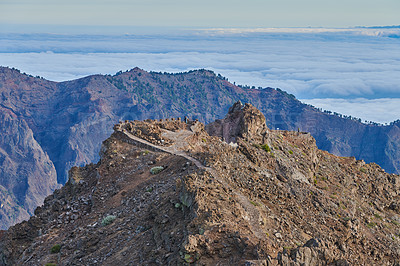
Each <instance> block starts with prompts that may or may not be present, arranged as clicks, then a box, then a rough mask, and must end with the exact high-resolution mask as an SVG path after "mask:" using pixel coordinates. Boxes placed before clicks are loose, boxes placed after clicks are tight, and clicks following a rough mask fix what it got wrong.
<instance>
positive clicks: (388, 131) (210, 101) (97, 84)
mask: <svg viewBox="0 0 400 266" xmlns="http://www.w3.org/2000/svg"><path fill="white" fill-rule="evenodd" d="M238 100H241V101H242V102H249V103H251V104H252V105H253V106H254V107H256V108H258V109H259V110H260V111H261V112H262V113H263V114H264V116H265V120H266V123H267V126H268V127H269V128H270V129H276V128H279V129H282V130H296V131H297V130H298V129H300V131H304V132H310V133H311V135H312V136H314V137H315V139H316V141H317V145H318V146H319V147H320V148H321V149H324V150H327V151H330V152H332V153H334V154H336V155H341V156H354V157H356V158H357V159H363V160H365V161H366V162H368V163H369V162H376V163H378V164H379V165H380V166H382V167H383V168H384V169H385V170H387V171H388V172H393V173H398V172H399V169H400V168H399V167H400V166H399V165H400V160H399V158H400V127H399V123H394V124H392V125H390V126H376V125H365V124H362V123H359V122H358V121H353V120H349V119H342V118H340V117H338V116H334V115H329V114H326V113H322V112H320V111H318V110H317V109H315V108H313V107H310V106H307V105H304V104H302V103H301V102H299V101H298V100H296V99H295V98H294V97H293V96H291V95H289V94H287V93H285V92H283V91H281V90H275V89H272V88H265V89H251V88H247V87H238V86H235V85H233V84H231V83H229V82H228V81H227V80H226V79H224V78H222V77H221V76H217V75H215V74H214V73H213V72H211V71H207V70H195V71H189V72H186V73H176V74H168V73H155V72H146V71H144V70H141V69H139V68H134V69H132V70H130V71H127V72H123V73H122V72H119V73H117V74H116V75H114V76H111V75H93V76H89V77H85V78H81V79H78V80H73V81H66V82H58V83H57V82H51V81H47V80H45V79H43V78H34V77H32V76H29V75H26V74H22V73H20V72H19V71H18V70H15V69H9V68H5V67H0V107H1V108H2V109H1V112H3V110H7V112H8V111H10V112H11V113H13V114H15V116H13V117H12V119H13V120H14V123H16V124H20V125H22V124H24V123H25V124H24V125H25V126H23V127H17V128H16V131H7V133H5V134H6V135H8V136H11V134H13V135H15V136H14V137H17V136H18V135H24V134H25V133H24V131H26V130H30V131H31V132H32V135H33V138H34V140H35V141H36V142H37V144H38V145H39V146H40V147H39V148H38V149H41V150H42V152H43V153H44V154H47V156H48V158H49V160H50V162H49V163H50V164H49V165H50V166H49V167H53V166H51V165H54V167H55V170H56V174H57V182H58V183H59V184H64V183H65V182H66V181H67V174H68V170H69V169H70V168H71V167H72V166H82V165H85V164H88V163H90V162H96V161H97V160H98V159H99V156H98V152H99V150H100V146H101V142H102V141H103V140H104V139H106V138H107V137H108V136H109V135H110V134H111V133H112V126H113V125H114V124H115V123H117V122H118V121H119V120H122V121H123V120H144V119H148V118H151V119H160V118H167V117H182V118H183V117H185V116H187V117H188V118H189V119H190V120H196V119H198V120H200V121H201V122H206V123H209V122H212V121H214V120H215V119H220V118H222V117H224V116H225V114H226V112H227V111H228V109H229V108H230V107H231V105H232V104H234V103H235V102H237V101H238ZM242 108H247V107H246V106H244V107H242ZM4 112H5V111H4ZM233 113H235V112H233ZM233 113H232V117H231V118H226V121H230V120H229V119H232V120H231V121H230V122H229V123H231V124H232V125H236V128H234V130H238V132H239V131H241V130H243V129H245V128H246V127H247V126H252V125H258V124H260V121H261V120H262V117H257V116H258V115H257V116H255V117H254V119H255V121H256V122H257V121H258V122H257V123H250V124H249V125H245V124H243V123H242V122H240V121H247V119H243V117H242V118H240V117H239V116H235V114H233ZM239 113H240V112H239ZM235 119H237V120H235ZM221 122H222V121H221ZM229 123H225V126H226V125H229ZM217 124H218V122H216V123H214V126H215V130H217V127H218V126H217ZM261 124H262V123H261ZM209 128H210V127H209ZM218 130H219V131H220V132H219V133H218V134H217V132H216V133H215V134H216V135H220V134H222V133H223V134H225V135H226V137H227V139H225V140H226V141H227V142H230V141H233V140H234V139H235V137H234V136H235V134H236V132H235V134H233V135H231V136H230V133H229V132H227V130H225V131H224V132H222V131H221V128H220V129H218ZM19 131H20V132H19ZM343 132H346V134H343ZM254 133H255V132H252V134H254ZM257 134H258V133H257ZM20 144H21V145H25V144H26V145H30V144H29V142H26V143H25V142H24V143H20ZM3 145H5V146H6V145H7V143H0V150H1V151H2V154H3V155H2V156H3V158H11V157H13V158H14V159H13V162H12V164H7V165H10V167H8V166H5V167H4V168H3V169H4V170H5V172H2V173H1V174H0V185H2V186H3V188H4V189H3V190H2V191H6V190H7V191H9V192H11V194H10V195H9V196H10V197H8V196H4V194H3V196H2V200H1V202H0V206H1V204H4V203H5V201H8V202H9V204H10V206H11V207H10V210H14V211H12V212H7V213H3V216H2V217H0V224H2V225H3V228H6V227H8V226H9V225H11V224H13V223H15V222H16V221H17V217H19V214H18V212H19V211H17V210H18V208H19V207H21V208H22V209H20V211H21V213H25V214H24V217H26V214H27V213H30V209H29V208H30V207H29V208H28V205H24V204H22V203H23V202H24V201H25V198H26V197H27V195H26V194H24V193H22V194H18V195H14V194H13V192H12V191H13V190H14V188H13V185H11V184H12V183H13V182H9V180H11V179H12V177H13V176H14V174H13V171H14V170H13V169H25V168H26V164H25V160H24V158H31V157H32V154H30V149H29V148H28V147H24V148H22V147H21V149H20V150H19V152H20V153H19V154H18V156H14V155H11V154H8V153H5V152H4V151H5V150H6V149H5V146H4V147H3ZM241 147H244V146H241ZM242 149H244V148H242ZM248 151H249V153H248V154H249V156H251V154H250V153H251V149H248ZM17 158H18V159H17ZM43 158H44V157H43ZM253 160H257V158H256V157H254V158H253ZM31 162H32V163H34V164H36V163H37V164H40V165H36V166H33V165H32V167H33V168H35V169H39V168H42V169H45V168H47V166H46V165H47V160H31ZM280 165H281V168H282V169H283V170H282V171H284V168H285V167H287V166H286V165H285V162H283V161H282V162H281V163H280ZM21 173H22V172H21ZM46 173H47V172H46ZM33 174H35V175H37V177H35V178H33V179H31V180H41V178H42V177H44V176H45V175H46V174H44V175H42V174H43V173H42V172H41V171H33V172H24V174H22V175H19V178H20V181H21V184H22V183H24V184H28V186H30V185H32V186H33V187H35V186H42V185H43V183H41V184H39V185H38V184H33V183H32V184H31V183H29V182H28V175H31V176H32V175H33ZM294 175H297V174H296V173H295V172H293V173H292V174H290V176H294ZM302 176H308V174H305V175H304V174H303V175H301V176H300V178H303V177H302ZM32 177H33V176H32ZM47 177H48V178H50V179H52V178H53V177H52V175H50V176H49V175H48V174H47ZM282 178H284V177H283V175H282ZM51 182H52V181H50V183H51ZM46 186H47V185H46ZM48 187H50V186H48ZM20 191H23V190H20ZM26 191H29V189H28V190H26ZM30 191H32V192H33V191H36V192H35V193H34V195H32V197H34V198H44V197H45V196H46V195H47V194H46V193H49V192H48V189H39V190H38V189H34V188H32V190H30ZM43 193H44V194H43ZM38 202H39V201H38ZM21 204H22V205H21ZM18 221H19V220H18Z"/></svg>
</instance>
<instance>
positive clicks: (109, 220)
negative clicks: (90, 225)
mask: <svg viewBox="0 0 400 266" xmlns="http://www.w3.org/2000/svg"><path fill="white" fill-rule="evenodd" d="M116 218H117V217H116V216H114V215H108V216H107V217H105V218H104V219H103V220H102V221H101V225H102V226H106V225H109V224H111V223H112V222H114V220H115V219H116Z"/></svg>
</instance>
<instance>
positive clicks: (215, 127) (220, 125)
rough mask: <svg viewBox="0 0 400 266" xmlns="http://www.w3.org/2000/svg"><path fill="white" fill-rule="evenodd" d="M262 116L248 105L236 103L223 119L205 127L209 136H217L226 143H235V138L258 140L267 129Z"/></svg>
mask: <svg viewBox="0 0 400 266" xmlns="http://www.w3.org/2000/svg"><path fill="white" fill-rule="evenodd" d="M265 122H266V121H265V117H264V115H263V114H262V113H261V112H260V111H259V110H258V109H257V108H255V107H254V106H252V105H251V104H249V103H246V104H245V105H243V104H242V103H241V102H240V101H238V102H236V103H235V104H234V105H233V106H232V107H231V108H229V112H228V114H227V115H226V117H225V118H224V119H220V120H216V121H215V122H213V123H210V124H208V125H207V126H206V130H207V132H208V133H209V134H210V135H211V136H218V137H220V138H221V139H223V140H224V141H226V142H227V143H231V142H233V143H235V142H236V141H237V138H238V137H240V138H244V139H254V140H256V139H258V140H259V139H260V138H262V137H265V134H266V133H267V131H268V128H267V126H266V124H265Z"/></svg>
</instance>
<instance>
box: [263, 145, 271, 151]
mask: <svg viewBox="0 0 400 266" xmlns="http://www.w3.org/2000/svg"><path fill="white" fill-rule="evenodd" d="M261 148H262V149H263V150H264V151H266V152H271V148H270V147H269V146H268V144H264V145H262V146H261Z"/></svg>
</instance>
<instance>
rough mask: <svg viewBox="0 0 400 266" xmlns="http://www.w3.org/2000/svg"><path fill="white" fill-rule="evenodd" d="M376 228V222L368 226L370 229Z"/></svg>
mask: <svg viewBox="0 0 400 266" xmlns="http://www.w3.org/2000/svg"><path fill="white" fill-rule="evenodd" d="M375 226H376V223H374V222H370V223H368V224H367V227H368V228H373V227H375Z"/></svg>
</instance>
